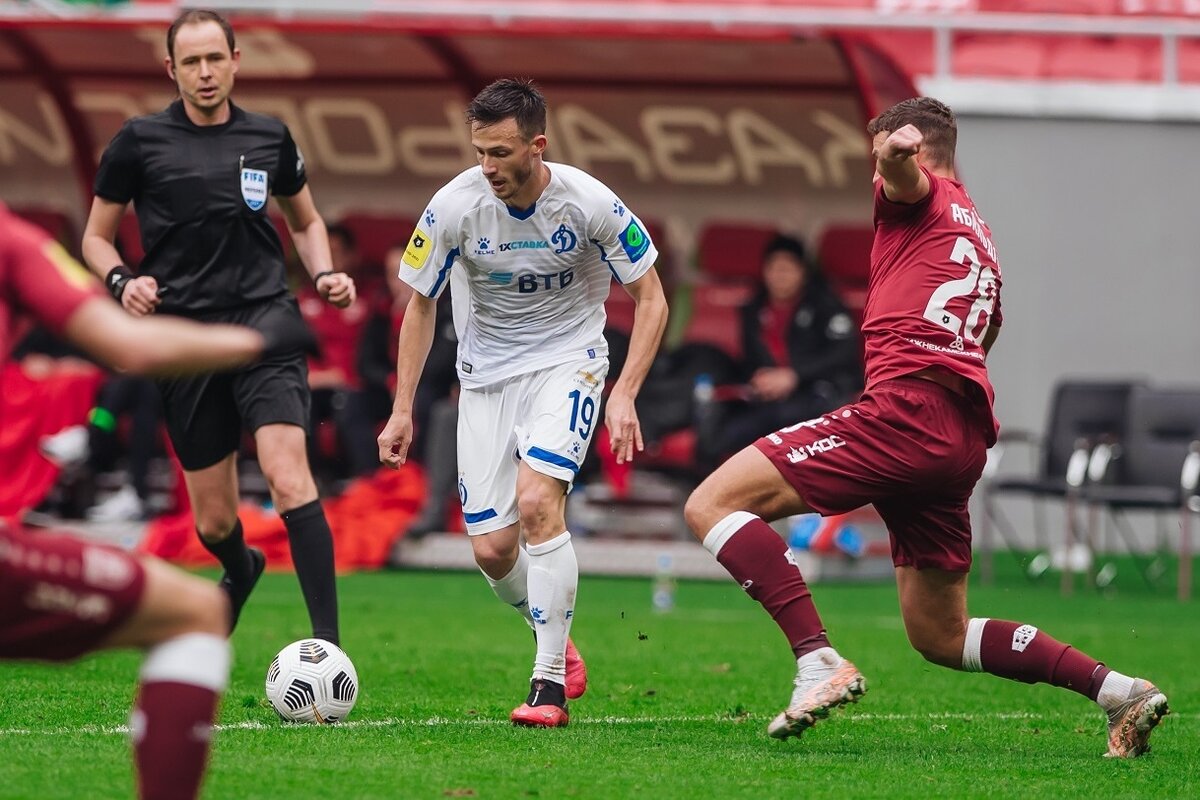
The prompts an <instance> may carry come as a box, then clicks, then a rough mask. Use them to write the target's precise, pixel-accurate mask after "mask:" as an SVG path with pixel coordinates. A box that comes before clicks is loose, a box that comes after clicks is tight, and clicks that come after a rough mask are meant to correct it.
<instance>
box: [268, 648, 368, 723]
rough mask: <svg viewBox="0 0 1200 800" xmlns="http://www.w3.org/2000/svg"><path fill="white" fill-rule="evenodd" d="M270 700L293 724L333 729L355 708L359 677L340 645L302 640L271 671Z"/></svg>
mask: <svg viewBox="0 0 1200 800" xmlns="http://www.w3.org/2000/svg"><path fill="white" fill-rule="evenodd" d="M267 699H268V700H270V701H271V705H272V706H274V708H275V711H276V712H277V713H278V714H279V716H280V717H282V718H283V719H285V720H287V721H289V722H316V723H320V724H324V725H332V724H333V723H335V722H340V721H341V720H344V719H345V718H346V717H347V716H348V715H349V714H350V710H351V709H352V708H354V701H355V700H357V699H358V673H357V672H355V670H354V664H353V663H351V661H350V657H349V656H347V655H346V654H345V653H344V652H342V649H341V648H340V647H338V646H337V645H336V644H333V643H332V642H327V641H325V640H324V639H301V640H300V641H298V642H292V643H291V644H289V645H288V646H287V647H285V648H283V649H282V650H280V651H279V655H277V656H275V658H274V660H273V661H271V666H270V667H268V668H267Z"/></svg>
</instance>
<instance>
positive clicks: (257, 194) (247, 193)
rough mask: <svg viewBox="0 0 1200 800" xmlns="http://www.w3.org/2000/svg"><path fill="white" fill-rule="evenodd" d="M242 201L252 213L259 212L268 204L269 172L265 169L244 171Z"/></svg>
mask: <svg viewBox="0 0 1200 800" xmlns="http://www.w3.org/2000/svg"><path fill="white" fill-rule="evenodd" d="M242 199H243V200H245V201H246V205H247V206H249V207H250V210H251V211H258V210H259V209H261V208H262V207H263V206H265V205H266V204H267V171H266V170H265V169H246V168H243V169H242Z"/></svg>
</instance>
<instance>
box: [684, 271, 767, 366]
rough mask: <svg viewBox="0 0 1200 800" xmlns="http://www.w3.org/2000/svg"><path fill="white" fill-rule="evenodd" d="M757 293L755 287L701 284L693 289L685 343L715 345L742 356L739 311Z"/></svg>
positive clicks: (685, 331)
mask: <svg viewBox="0 0 1200 800" xmlns="http://www.w3.org/2000/svg"><path fill="white" fill-rule="evenodd" d="M753 294H754V287H753V286H750V285H747V284H741V285H721V284H698V285H696V286H693V287H692V288H691V292H690V295H691V303H690V313H689V315H688V321H687V325H686V326H685V327H684V331H683V338H682V341H683V342H685V343H700V344H711V345H713V346H715V347H717V348H718V349H720V350H722V351H724V352H725V353H727V354H728V355H730V356H732V357H733V358H734V359H735V360H737V359H741V357H742V331H741V322H740V317H739V310H740V309H741V307H742V306H743V305H745V304H746V303H747V302H748V301H749V300H750V297H751V296H752V295H753Z"/></svg>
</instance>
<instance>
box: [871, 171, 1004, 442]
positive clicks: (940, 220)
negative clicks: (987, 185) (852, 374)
mask: <svg viewBox="0 0 1200 800" xmlns="http://www.w3.org/2000/svg"><path fill="white" fill-rule="evenodd" d="M921 169H922V171H924V172H925V175H926V176H927V177H928V178H929V194H928V195H927V196H926V197H925V198H924V199H923V200H921V202H919V203H913V204H903V203H893V202H892V201H890V200H888V199H887V197H886V196H884V193H883V182H882V181H878V182H877V183H876V184H875V244H874V247H872V249H871V279H870V284H869V285H868V288H867V305H866V308H865V309H864V311H863V325H862V332H863V340H864V344H865V346H866V373H867V388H868V389H870V388H871V387H873V386H875V385H876V384H878V383H880V382H881V381H885V380H889V379H892V378H897V377H900V376H902V375H908V374H911V373H913V372H917V371H918V370H922V369H926V368H928V367H937V368H941V369H945V370H949V371H951V372H954V373H957V374H959V375H962V376H963V377H964V378H966V379H967V380H969V381H972V382H973V383H975V384H976V385H978V386H979V387H980V389H982V393H983V396H984V397H986V404H987V408H986V409H981V411H983V417H984V418H985V419H987V420H988V423H989V424H988V427H989V430H988V431H987V441H988V445H989V446H991V445H992V444H995V441H996V436H997V434H998V432H999V425H998V423H997V422H996V419H995V415H994V414H993V413H992V405H993V402H994V400H995V392H994V391H993V389H992V384H991V382H990V381H989V380H988V373H987V364H986V362H985V353H984V352H983V346H982V342H983V340H984V336H985V334H986V333H987V331H988V328H989V327H990V326H992V325H997V326H998V325H1000V323H1001V319H1002V318H1001V313H1000V263H999V260H998V259H997V257H996V248H995V245H993V244H992V235H991V231H989V230H988V226H987V224H986V223H985V222H984V221H983V220H982V219H980V217H979V213H978V212H977V211H976V210H975V204H974V203H973V202H972V201H971V198H970V196H969V195H968V194H967V192H966V190H965V189H964V188H963V185H962V184H961V183H959V182H958V181H956V180H950V179H948V178H939V177H938V176H936V175H934V174H932V173H931V172H929V170H927V169H925V168H924V167H922V168H921ZM980 402H981V403H982V402H983V398H980Z"/></svg>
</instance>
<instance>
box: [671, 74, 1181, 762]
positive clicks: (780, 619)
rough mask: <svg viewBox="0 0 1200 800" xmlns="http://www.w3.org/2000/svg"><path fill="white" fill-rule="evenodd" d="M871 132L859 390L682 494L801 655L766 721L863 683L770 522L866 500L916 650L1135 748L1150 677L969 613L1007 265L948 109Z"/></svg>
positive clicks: (847, 696)
mask: <svg viewBox="0 0 1200 800" xmlns="http://www.w3.org/2000/svg"><path fill="white" fill-rule="evenodd" d="M867 130H868V132H869V133H870V134H871V136H872V137H873V141H872V146H873V153H874V156H875V159H876V175H875V245H874V247H873V248H872V251H871V279H870V286H869V289H868V295H867V305H866V309H865V311H864V314H863V326H862V331H863V339H864V342H865V346H866V376H867V388H866V391H865V392H864V393H863V396H862V397H861V398H860V399H859V401H858V402H856V403H853V404H851V405H848V406H845V407H843V408H840V409H838V410H837V411H834V412H832V413H830V414H826V415H824V416H823V417H818V418H816V419H812V420H807V421H805V422H800V423H799V424H796V425H792V426H791V427H788V428H783V429H782V430H780V431H777V432H776V433H772V434H769V435H767V436H765V437H763V438H762V439H759V440H758V441H757V442H755V443H754V445H752V446H750V447H747V448H746V449H744V450H742V451H741V452H740V453H738V454H737V455H735V456H734V457H733V458H731V459H730V460H729V461H728V462H726V463H725V464H724V465H723V466H722V467H721V468H720V469H718V470H717V471H716V472H715V473H713V474H712V475H711V476H710V477H709V478H708V479H707V480H706V481H704V483H703V484H701V485H700V486H699V488H697V489H696V491H695V492H693V493H692V496H691V497H690V498H689V499H688V502H687V507H686V509H685V512H684V513H685V516H686V517H687V521H688V525H689V526H690V527H691V529H692V531H693V532H694V533H695V535H696V537H697V538H698V539H700V540H701V541H702V542H703V543H704V546H705V547H706V548H707V549H708V550H709V551H710V552H712V553H713V555H715V556H716V558H717V560H718V561H719V562H720V563H721V565H722V566H723V567H725V569H727V570H728V571H729V573H730V574H731V575H732V576H733V577H734V579H735V580H737V581H738V583H740V584H741V585H742V587H743V588H744V589H745V590H746V592H747V594H749V595H750V596H751V597H752V598H754V599H755V600H757V601H758V602H759V603H761V604H762V605H763V607H764V608H765V609H766V610H767V612H768V613H769V614H770V615H771V616H772V617H773V618H774V619H775V622H776V623H777V624H778V625H779V627H780V628H781V629H782V630H783V632H784V634H785V635H786V636H787V637H788V641H789V643H790V644H791V646H792V651H793V653H794V654H795V656H796V659H797V676H796V681H795V691H794V693H793V694H792V700H791V703H790V704H789V706H788V708H787V709H786V710H785V711H784V712H783V713H781V714H779V716H777V717H776V718H775V719H774V720H773V721H772V722H771V724H770V725H769V726H768V728H767V730H768V732H769V733H770V734H771V735H772V736H774V737H776V738H780V739H786V738H787V737H789V736H799V735H800V734H801V733H802V732H803V731H804V730H806V729H807V728H809V727H811V726H812V725H813V724H815V723H816V721H817V720H818V719H820V718H823V717H825V716H826V715H828V713H829V711H830V710H831V709H833V708H836V707H837V706H840V705H843V704H845V703H848V702H854V701H856V700H857V699H858V698H859V697H860V696H861V695H862V694H863V693H864V692H865V691H866V688H867V687H866V681H865V680H864V678H863V676H862V673H860V672H859V671H858V669H857V668H856V667H855V666H854V665H853V664H851V663H850V662H849V661H847V660H846V659H844V658H842V657H841V655H839V654H838V652H837V651H836V650H834V649H833V647H831V646H830V644H829V640H828V638H827V637H826V634H825V628H824V626H823V625H822V623H821V618H820V617H819V616H818V614H817V610H816V607H815V606H814V605H813V601H812V596H811V594H810V592H809V590H808V587H807V586H806V585H805V583H804V578H803V577H802V576H801V575H800V571H799V570H798V569H797V567H796V563H795V560H794V559H793V558H792V554H791V551H790V550H789V549H788V548H787V546H786V545H785V544H784V542H783V541H782V539H781V538H780V537H779V535H778V534H776V533H775V532H774V531H773V530H772V529H771V527H770V526H769V525H768V524H767V521H768V520H775V519H779V518H781V517H784V516H788V515H791V514H802V513H808V512H818V513H820V514H825V515H829V514H839V513H843V512H846V511H850V510H851V509H855V508H858V507H859V506H862V505H865V504H867V503H874V505H875V508H876V510H878V512H879V514H880V516H882V517H883V520H884V522H885V523H887V527H888V532H889V534H890V538H891V544H892V561H893V563H894V564H895V567H896V583H897V586H898V588H899V595H900V610H901V614H902V616H903V618H904V627H905V630H906V631H907V632H908V639H909V641H910V642H911V643H912V646H913V647H914V648H915V649H916V650H917V651H918V652H920V653H921V655H923V656H924V657H925V658H926V659H927V660H929V661H932V662H933V663H935V664H940V665H942V666H945V667H950V668H951V669H961V670H964V671H967V672H990V673H992V674H993V675H999V676H1001V677H1005V678H1011V679H1014V680H1018V681H1023V682H1025V683H1038V682H1044V683H1051V684H1053V685H1055V686H1062V687H1064V688H1068V689H1071V690H1073V691H1075V692H1078V693H1080V694H1083V695H1086V696H1087V697H1088V698H1089V699H1091V700H1094V701H1095V702H1097V703H1098V704H1099V705H1100V706H1101V707H1102V708H1103V709H1104V710H1105V711H1106V712H1107V714H1108V728H1109V739H1108V755H1109V756H1118V757H1132V756H1137V755H1140V754H1142V753H1144V752H1146V750H1147V749H1148V748H1149V744H1148V740H1149V737H1150V733H1151V731H1152V730H1153V729H1154V727H1155V726H1156V725H1157V724H1158V722H1159V721H1160V720H1161V719H1162V717H1163V715H1164V714H1166V713H1167V698H1166V697H1165V696H1164V695H1163V694H1162V693H1161V692H1160V691H1159V690H1158V689H1157V688H1156V687H1155V686H1154V685H1153V684H1151V683H1149V682H1148V681H1145V680H1141V679H1138V678H1130V677H1127V676H1125V675H1122V674H1120V673H1118V672H1116V671H1113V670H1110V669H1109V668H1107V667H1105V666H1104V665H1103V664H1101V663H1100V662H1098V661H1096V660H1095V659H1093V658H1091V657H1090V656H1088V655H1086V654H1084V653H1082V652H1080V651H1078V650H1076V649H1075V648H1073V647H1071V646H1070V645H1067V644H1064V643H1062V642H1058V641H1056V640H1054V639H1052V638H1051V637H1050V636H1049V635H1047V634H1046V633H1044V632H1043V631H1040V630H1038V629H1037V628H1035V627H1033V626H1032V625H1026V624H1021V623H1018V622H1005V621H1003V620H997V619H986V618H980V617H975V618H969V617H968V616H967V572H968V570H969V569H970V567H971V524H970V518H969V516H968V513H967V502H968V500H969V499H970V496H971V491H972V490H973V488H974V486H975V483H976V481H978V480H979V476H980V474H981V473H982V471H983V464H984V457H985V451H986V450H987V448H988V447H990V446H991V445H992V444H994V443H995V441H996V434H997V431H998V428H997V424H996V421H995V418H994V416H993V414H992V401H993V391H992V386H991V383H990V382H989V380H988V374H987V366H986V363H985V360H986V356H987V352H988V350H989V349H990V348H991V346H992V344H993V343H994V342H995V341H996V336H997V334H998V332H999V328H1000V322H1001V313H1000V265H999V262H998V260H997V257H996V248H995V246H994V245H993V243H992V239H991V232H990V231H989V230H988V227H987V225H986V223H984V222H983V220H982V219H980V217H979V214H978V212H977V211H976V210H975V204H974V203H973V202H972V201H971V198H970V196H969V195H968V194H967V192H966V190H965V189H964V188H963V186H962V184H961V183H960V182H959V181H958V179H957V178H956V177H955V173H954V149H955V143H956V138H957V125H956V123H955V119H954V114H953V112H952V111H951V110H950V109H949V108H947V107H946V106H945V105H943V104H942V103H939V102H938V101H936V100H933V99H930V98H927V97H919V98H914V99H911V100H905V101H904V102H902V103H899V104H897V105H895V106H893V107H892V108H890V109H888V110H887V111H885V112H884V113H883V114H881V115H879V116H878V117H876V118H875V119H873V120H871V122H870V125H869V126H868V128H867Z"/></svg>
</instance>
